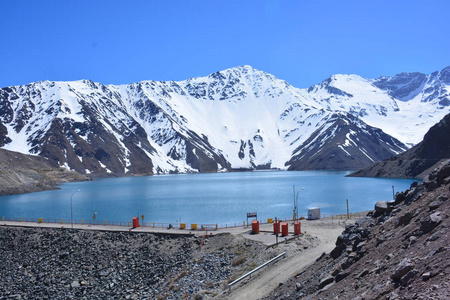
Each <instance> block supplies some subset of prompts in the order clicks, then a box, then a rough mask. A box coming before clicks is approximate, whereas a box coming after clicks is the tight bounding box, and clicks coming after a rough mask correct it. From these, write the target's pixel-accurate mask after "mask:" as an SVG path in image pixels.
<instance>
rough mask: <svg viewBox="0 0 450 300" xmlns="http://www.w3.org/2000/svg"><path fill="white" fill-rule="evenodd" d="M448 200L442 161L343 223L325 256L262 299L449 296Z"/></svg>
mask: <svg viewBox="0 0 450 300" xmlns="http://www.w3.org/2000/svg"><path fill="white" fill-rule="evenodd" d="M449 198H450V161H447V162H446V163H445V164H443V165H442V166H441V167H440V168H439V169H437V170H435V171H433V172H432V173H431V174H429V175H428V177H427V179H426V180H425V181H424V182H423V183H421V184H418V183H415V184H413V185H411V188H410V189H409V190H407V191H404V192H401V193H398V194H397V195H396V199H395V201H394V202H387V203H383V205H380V207H381V209H378V210H374V211H372V212H369V214H368V215H367V217H365V218H362V219H360V220H358V221H357V222H356V223H355V224H352V225H348V226H347V227H346V229H345V231H344V232H343V233H342V235H341V236H339V237H338V239H337V240H336V247H335V248H334V249H333V250H332V251H331V253H330V254H329V256H326V257H323V258H321V259H320V260H318V261H317V262H316V263H315V264H314V265H312V266H310V267H308V268H307V269H306V270H304V271H303V272H301V273H299V274H298V275H296V276H295V278H292V279H290V280H288V281H286V282H284V283H283V286H282V287H280V288H278V289H277V290H275V291H274V292H272V293H271V294H270V295H269V296H268V297H266V298H265V299H341V298H342V299H361V300H362V299H448V298H449V297H450V284H449V282H448V278H449V277H450V264H449V262H450V252H449V248H448V245H449V243H450V235H449V234H448V229H449V226H450V217H449V215H450V201H449V200H448V199H449ZM384 204H387V205H384ZM389 208H390V209H389ZM297 282H301V283H302V286H301V288H300V289H298V288H297V286H296V283H297Z"/></svg>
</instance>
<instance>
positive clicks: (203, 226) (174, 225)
mask: <svg viewBox="0 0 450 300" xmlns="http://www.w3.org/2000/svg"><path fill="white" fill-rule="evenodd" d="M360 216H361V214H358V213H350V214H349V215H348V216H347V214H340V215H332V214H321V218H322V219H324V218H329V219H347V217H349V218H350V219H355V218H358V217H360ZM1 219H2V221H10V222H30V223H50V224H62V225H97V226H98V225H100V226H101V225H103V226H121V227H133V221H132V220H130V221H127V222H123V221H107V220H71V219H63V218H62V219H46V218H22V217H18V218H9V217H2V218H1ZM302 219H305V216H299V220H302ZM277 220H278V221H282V222H287V221H293V219H292V218H277ZM258 221H259V224H261V225H262V224H269V223H272V221H273V220H272V219H267V220H266V221H265V220H258ZM139 226H140V227H148V228H167V229H170V228H176V229H186V230H207V231H212V230H218V229H227V228H236V227H247V226H251V223H247V222H246V221H242V222H234V223H216V224H197V223H191V224H187V223H158V222H143V221H142V222H139Z"/></svg>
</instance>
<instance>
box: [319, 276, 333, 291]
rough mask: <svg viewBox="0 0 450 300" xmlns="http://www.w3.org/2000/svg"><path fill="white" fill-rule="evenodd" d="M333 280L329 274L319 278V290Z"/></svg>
mask: <svg viewBox="0 0 450 300" xmlns="http://www.w3.org/2000/svg"><path fill="white" fill-rule="evenodd" d="M333 281H334V277H333V276H331V275H330V276H327V277H324V278H322V279H321V280H320V282H319V286H318V289H319V290H321V289H323V288H324V287H325V286H327V285H328V284H330V283H332V282H333Z"/></svg>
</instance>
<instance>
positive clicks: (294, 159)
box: [0, 66, 450, 175]
mask: <svg viewBox="0 0 450 300" xmlns="http://www.w3.org/2000/svg"><path fill="white" fill-rule="evenodd" d="M449 74H450V68H445V69H443V70H441V71H439V72H435V73H433V74H430V75H424V74H421V75H418V74H416V73H408V74H407V73H402V74H399V75H396V76H393V77H382V78H379V79H364V78H361V77H360V76H357V75H342V74H340V75H333V76H331V77H330V78H328V79H326V80H324V81H323V82H321V83H320V84H318V85H314V86H312V87H310V88H308V89H298V88H295V87H293V86H291V85H290V84H289V83H287V82H286V81H284V80H280V79H278V78H276V77H275V76H273V75H271V74H267V73H265V72H262V71H259V70H255V69H254V68H252V67H250V66H241V67H236V68H231V69H227V70H224V71H220V72H216V73H213V74H210V75H209V76H207V77H200V78H191V79H187V80H184V81H179V82H175V81H170V82H158V81H143V82H138V83H132V84H127V85H119V86H117V85H104V84H101V83H95V82H92V81H89V80H81V81H74V82H52V81H41V82H35V83H31V84H28V85H24V86H12V87H5V88H2V89H0V147H3V148H4V149H8V150H13V151H19V152H23V153H31V154H34V155H39V156H43V157H46V158H49V159H50V160H52V161H55V162H57V163H58V164H59V166H64V167H67V168H69V169H71V170H76V171H78V172H80V173H83V174H91V173H99V174H119V175H132V174H156V173H170V172H216V171H224V170H229V171H231V170H236V169H238V170H241V169H262V168H264V169H267V168H280V169H291V170H299V169H323V168H324V166H325V167H326V166H328V167H327V168H328V169H353V168H361V167H365V166H368V165H370V164H372V163H373V162H375V161H379V160H380V159H385V158H387V157H390V156H392V155H394V154H398V153H401V152H403V151H404V150H406V149H407V148H408V147H409V146H410V145H413V144H415V143H417V142H419V141H420V140H421V139H422V137H423V134H425V132H426V131H427V130H428V129H429V128H430V127H431V125H432V124H434V123H436V121H437V120H439V119H441V118H442V117H443V116H444V115H445V114H447V113H449V111H450V106H449V105H448V104H449V103H450V100H449V99H450V93H449V90H450V88H449V86H450V79H449V78H450V76H449ZM338 119H339V120H338ZM381 130H382V132H381ZM330 157H336V162H334V161H333V163H332V164H330V163H329V162H330Z"/></svg>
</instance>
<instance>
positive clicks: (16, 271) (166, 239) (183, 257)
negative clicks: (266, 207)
mask: <svg viewBox="0 0 450 300" xmlns="http://www.w3.org/2000/svg"><path fill="white" fill-rule="evenodd" d="M275 255H276V254H275V250H272V249H267V247H266V246H264V245H262V244H261V243H258V242H254V241H250V240H246V239H244V238H243V237H240V236H233V235H231V234H219V235H215V236H210V237H207V238H206V239H205V240H203V237H202V236H169V235H157V234H149V233H130V232H99V231H84V230H70V229H49V228H21V227H0V261H1V262H2V263H1V264H0V299H44V298H52V299H180V298H185V296H186V295H190V296H191V299H195V298H203V297H204V296H210V297H213V296H215V295H217V294H219V293H222V292H223V290H224V289H225V287H226V285H227V283H228V282H230V281H231V280H233V279H235V278H237V276H239V275H241V274H243V273H244V272H246V271H248V270H250V269H252V268H254V267H255V266H257V265H258V264H260V263H262V262H264V261H266V260H268V259H270V258H272V257H273V256H275Z"/></svg>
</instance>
